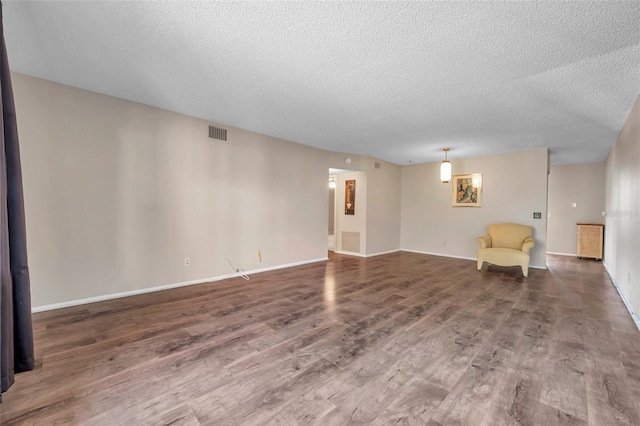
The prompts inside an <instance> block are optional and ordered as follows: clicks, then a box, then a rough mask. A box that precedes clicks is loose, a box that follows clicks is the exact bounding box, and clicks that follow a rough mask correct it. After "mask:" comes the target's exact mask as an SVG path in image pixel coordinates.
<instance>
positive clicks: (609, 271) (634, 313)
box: [602, 262, 640, 331]
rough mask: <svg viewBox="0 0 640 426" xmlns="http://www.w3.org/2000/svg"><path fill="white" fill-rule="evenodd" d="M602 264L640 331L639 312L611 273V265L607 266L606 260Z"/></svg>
mask: <svg viewBox="0 0 640 426" xmlns="http://www.w3.org/2000/svg"><path fill="white" fill-rule="evenodd" d="M602 264H603V265H604V269H605V271H607V274H609V279H610V280H611V282H612V283H613V286H614V287H615V288H616V291H617V292H618V294H619V295H620V298H621V299H622V302H623V303H624V305H625V306H626V307H627V310H628V311H629V315H631V319H632V320H633V322H634V323H635V324H636V327H637V328H638V331H640V318H638V314H636V312H635V311H634V310H633V307H632V306H631V303H629V301H628V300H627V298H626V297H625V295H624V293H622V290H621V289H620V286H619V285H618V283H617V281H616V280H615V278H614V277H613V274H612V273H611V270H610V269H609V266H607V264H606V263H605V262H602Z"/></svg>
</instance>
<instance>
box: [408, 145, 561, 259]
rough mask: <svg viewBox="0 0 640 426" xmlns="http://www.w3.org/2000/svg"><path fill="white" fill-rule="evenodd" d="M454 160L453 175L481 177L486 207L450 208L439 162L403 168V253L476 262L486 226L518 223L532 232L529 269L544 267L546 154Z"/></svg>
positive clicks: (540, 151) (541, 151) (448, 189)
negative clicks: (538, 214)
mask: <svg viewBox="0 0 640 426" xmlns="http://www.w3.org/2000/svg"><path fill="white" fill-rule="evenodd" d="M450 159H451V164H452V168H453V174H465V173H482V174H483V180H484V183H483V206H482V207H479V208H474V207H451V198H452V195H451V192H452V189H451V185H452V184H451V183H449V184H443V183H442V182H441V181H440V180H439V167H440V163H439V162H437V163H427V164H417V165H413V166H406V167H403V168H402V220H401V223H402V229H401V247H402V249H403V250H413V251H419V252H424V253H433V254H441V255H446V256H453V257H462V258H468V259H475V258H476V252H477V250H478V248H479V246H478V243H477V242H476V240H475V237H476V236H480V235H483V234H485V233H486V228H487V225H489V224H491V223H501V222H514V223H520V224H524V225H530V226H532V227H533V228H534V231H533V237H534V238H535V240H536V246H535V247H534V248H533V249H532V251H531V265H532V266H535V267H546V263H545V252H546V233H547V232H546V231H547V171H548V152H547V149H534V150H529V151H522V152H514V153H508V154H500V155H489V156H485V157H476V158H466V159H461V160H456V159H455V152H453V151H452V152H451V155H450ZM533 212H541V213H542V219H533Z"/></svg>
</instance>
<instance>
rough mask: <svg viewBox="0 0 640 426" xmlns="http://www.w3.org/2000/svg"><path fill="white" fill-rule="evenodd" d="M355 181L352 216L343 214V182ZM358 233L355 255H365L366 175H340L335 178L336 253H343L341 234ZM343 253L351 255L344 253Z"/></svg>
mask: <svg viewBox="0 0 640 426" xmlns="http://www.w3.org/2000/svg"><path fill="white" fill-rule="evenodd" d="M352 179H355V181H356V197H355V211H354V214H353V215H347V214H345V212H344V211H345V197H344V193H345V192H344V191H345V181H347V180H352ZM343 232H359V233H360V251H358V252H355V254H359V255H365V254H366V248H367V173H366V172H351V173H341V174H339V175H337V177H336V227H335V247H336V251H337V252H343V247H342V233H343ZM345 253H352V252H346V251H345Z"/></svg>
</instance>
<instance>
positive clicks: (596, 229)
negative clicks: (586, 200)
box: [578, 223, 604, 259]
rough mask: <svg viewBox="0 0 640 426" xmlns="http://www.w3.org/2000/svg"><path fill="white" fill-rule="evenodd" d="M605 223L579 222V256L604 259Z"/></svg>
mask: <svg viewBox="0 0 640 426" xmlns="http://www.w3.org/2000/svg"><path fill="white" fill-rule="evenodd" d="M603 244H604V225H601V224H598V223H579V224H578V258H579V259H580V258H583V257H592V258H594V259H602V246H603Z"/></svg>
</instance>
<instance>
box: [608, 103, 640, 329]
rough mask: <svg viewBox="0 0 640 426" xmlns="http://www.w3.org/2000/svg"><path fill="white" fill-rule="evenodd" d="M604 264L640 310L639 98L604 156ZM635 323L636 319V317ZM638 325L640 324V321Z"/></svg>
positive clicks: (636, 308)
mask: <svg viewBox="0 0 640 426" xmlns="http://www.w3.org/2000/svg"><path fill="white" fill-rule="evenodd" d="M606 211H607V217H606V222H605V248H604V263H605V266H606V267H607V270H608V271H609V273H610V274H611V277H612V279H613V280H614V281H615V283H616V285H617V286H618V288H619V289H620V291H621V292H622V294H623V295H624V297H625V298H626V299H627V302H628V303H630V304H631V306H632V308H633V310H634V311H635V312H636V314H637V313H639V312H640V266H639V265H640V262H639V260H640V98H639V99H638V100H637V101H636V103H635V105H634V107H633V109H632V110H631V113H630V114H629V117H628V118H627V121H626V123H625V124H624V126H623V127H622V130H621V131H620V134H619V135H618V138H617V140H616V142H615V144H614V146H613V149H612V150H611V152H610V153H609V156H608V157H607V163H606ZM635 320H636V322H638V318H637V316H636V318H635ZM639 326H640V323H639Z"/></svg>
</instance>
